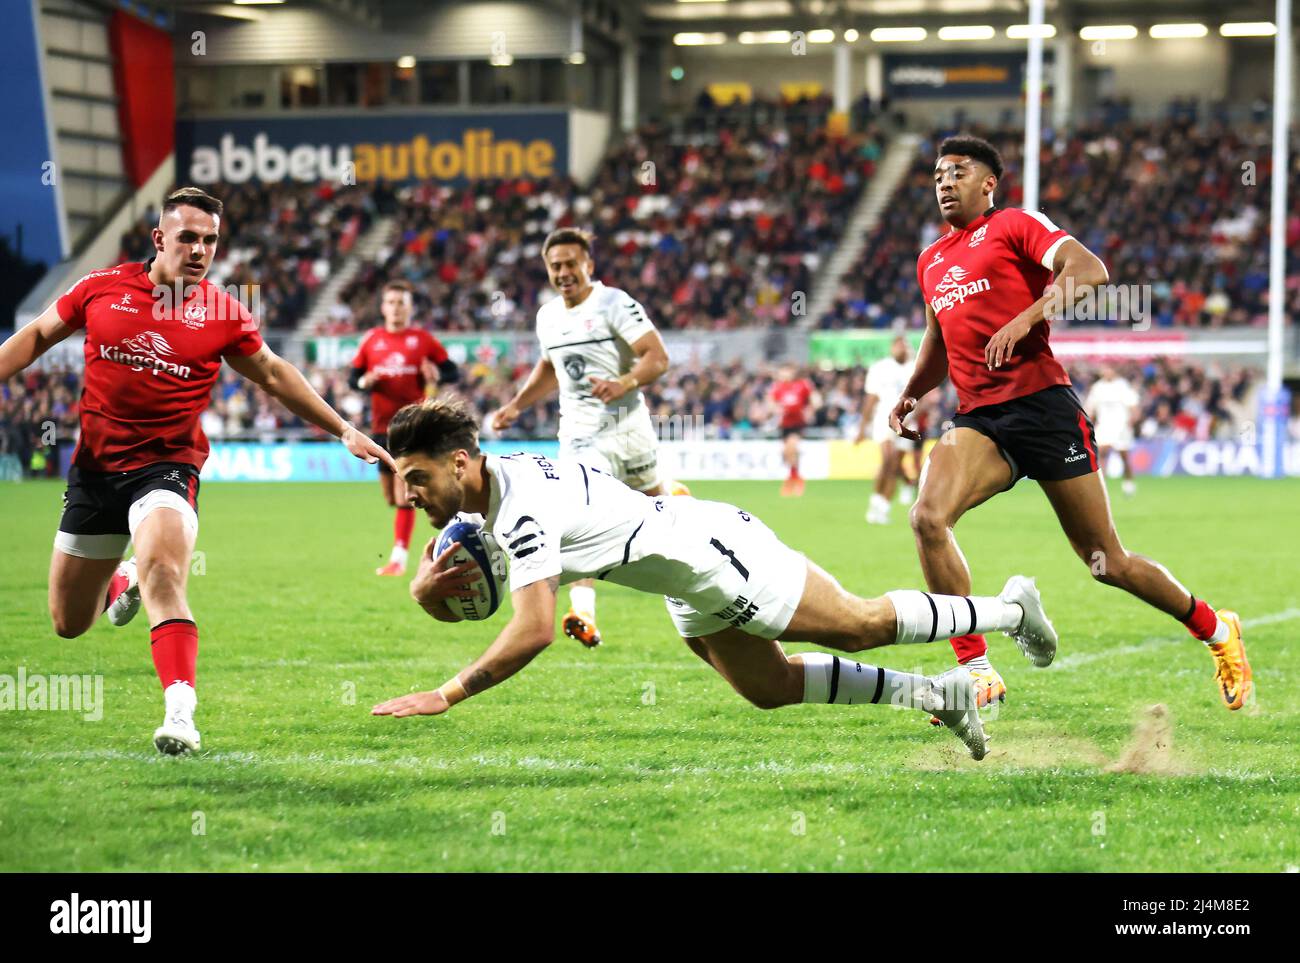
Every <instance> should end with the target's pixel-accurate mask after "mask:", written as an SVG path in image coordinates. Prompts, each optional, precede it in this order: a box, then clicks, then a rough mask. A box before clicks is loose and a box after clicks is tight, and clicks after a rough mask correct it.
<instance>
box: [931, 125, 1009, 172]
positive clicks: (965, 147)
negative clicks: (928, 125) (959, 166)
mask: <svg viewBox="0 0 1300 963" xmlns="http://www.w3.org/2000/svg"><path fill="white" fill-rule="evenodd" d="M948 154H956V155H957V156H958V157H969V158H971V159H972V160H977V161H979V162H980V163H981V164H983V165H984V166H985V167H987V168H988V169H989V170H991V171H992V172H993V176H994V177H996V178H997V179H998V180H1002V172H1003V170H1004V169H1005V168H1004V167H1003V165H1002V155H1001V154H999V153H998V150H997V148H996V147H994V146H993V145H992V144H990V143H989V142H988V141H986V140H985V139H984V138H983V137H971V136H969V135H962V136H959V137H948V138H945V140H944V142H943V143H942V144H940V145H939V153H938V154H937V155H936V156H938V157H944V156H946V155H948Z"/></svg>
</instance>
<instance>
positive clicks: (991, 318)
mask: <svg viewBox="0 0 1300 963" xmlns="http://www.w3.org/2000/svg"><path fill="white" fill-rule="evenodd" d="M1002 174H1003V167H1002V158H1001V157H1000V156H999V155H998V152H997V151H996V150H994V148H993V147H992V145H990V144H989V143H988V142H987V141H984V140H981V139H979V138H976V137H952V138H949V139H947V140H945V141H944V142H943V143H942V144H940V145H939V150H938V157H937V159H936V160H935V165H934V190H935V199H936V201H937V202H938V205H939V213H940V215H941V216H942V217H943V219H944V220H945V221H946V222H947V223H948V225H949V231H948V233H947V234H945V235H943V236H942V237H940V238H939V239H938V240H937V241H935V242H934V243H933V244H931V245H930V246H929V247H927V248H926V249H925V250H923V251H922V252H921V254H920V257H918V258H917V262H916V276H917V283H918V284H919V285H920V288H921V291H922V292H923V294H924V296H925V300H926V307H925V315H926V331H925V336H924V338H923V340H922V342H921V348H920V351H919V352H918V354H917V359H916V369H915V371H914V373H913V375H912V378H911V380H910V381H909V382H908V384H907V387H906V388H905V389H904V390H903V394H902V396H901V397H900V398H899V399H898V402H897V404H896V405H895V406H894V408H893V411H892V412H891V413H890V426H891V427H892V428H893V429H894V431H895V432H897V433H898V434H900V435H902V436H903V437H905V438H913V439H917V438H918V436H917V433H916V432H915V431H913V430H912V429H911V428H908V427H907V426H906V425H905V424H904V419H905V418H906V417H907V415H908V413H909V412H911V411H912V409H913V408H914V407H916V403H917V401H918V400H919V399H920V398H921V397H923V396H924V395H925V394H926V392H928V391H930V390H932V389H934V388H936V387H938V386H939V385H940V384H941V383H942V382H943V379H944V378H945V377H946V376H948V375H951V377H952V381H953V386H954V387H955V388H956V389H957V398H958V407H957V415H956V418H955V419H954V427H953V428H952V429H951V430H950V431H949V432H948V433H947V434H946V435H944V437H943V438H942V440H941V442H940V444H938V445H936V446H935V447H934V449H933V451H932V452H931V454H930V459H929V462H928V463H927V465H926V467H925V471H924V472H923V474H922V481H921V490H920V494H919V496H918V498H917V501H916V504H915V505H914V506H913V508H912V515H911V518H912V528H913V530H914V531H915V534H916V544H917V549H918V551H919V553H920V556H921V569H922V571H923V572H924V574H925V581H926V584H927V585H928V586H929V587H930V588H931V589H933V590H935V591H939V592H947V593H952V594H962V593H965V592H969V591H970V589H971V577H970V569H969V568H968V567H967V565H966V560H965V558H964V557H963V556H962V553H961V550H960V549H959V548H958V547H957V542H956V540H955V539H954V538H953V533H952V529H953V526H954V525H956V524H957V520H958V519H959V518H961V516H962V515H963V514H965V513H966V512H967V511H968V510H970V509H972V508H974V507H975V506H976V505H979V504H981V503H982V502H985V501H987V500H988V499H990V498H992V497H993V496H994V495H996V494H998V493H999V492H1002V491H1005V490H1007V489H1008V488H1010V487H1011V486H1012V485H1014V484H1015V483H1016V482H1017V481H1019V480H1020V479H1021V478H1023V477H1026V476H1028V477H1029V478H1032V479H1034V480H1035V481H1037V482H1038V484H1039V486H1040V487H1041V488H1042V490H1043V492H1044V494H1046V495H1047V499H1048V501H1049V502H1051V504H1052V508H1053V509H1054V510H1055V512H1056V516H1057V518H1058V519H1059V520H1060V523H1061V528H1062V530H1063V531H1064V532H1065V535H1066V537H1067V538H1068V539H1069V541H1070V545H1071V546H1072V547H1073V548H1074V551H1075V552H1076V554H1078V556H1079V558H1080V559H1082V560H1083V562H1084V564H1085V565H1087V566H1088V567H1089V569H1090V571H1091V573H1092V575H1093V577H1094V578H1096V579H1097V580H1098V581H1100V582H1104V583H1105V584H1107V585H1114V586H1117V587H1119V588H1122V589H1124V590H1125V591H1126V592H1129V593H1130V594H1132V595H1135V596H1137V597H1138V598H1140V599H1142V600H1143V601H1144V602H1146V603H1147V604H1149V605H1151V606H1154V607H1155V608H1157V609H1159V610H1160V611H1162V612H1165V613H1166V614H1168V615H1171V616H1173V617H1174V618H1176V619H1178V620H1179V621H1180V622H1182V623H1183V624H1184V625H1186V626H1187V628H1188V630H1189V631H1190V632H1191V633H1192V635H1193V636H1194V637H1195V638H1197V639H1200V640H1201V641H1203V642H1204V643H1205V644H1206V646H1207V647H1208V649H1209V651H1210V653H1211V655H1212V656H1213V658H1214V662H1215V681H1216V685H1217V688H1218V690H1219V694H1220V697H1221V698H1222V699H1223V702H1224V704H1225V705H1226V706H1227V707H1228V708H1229V709H1240V708H1241V707H1242V705H1244V704H1245V702H1246V700H1247V699H1248V698H1249V697H1250V692H1251V686H1252V682H1251V672H1250V664H1249V662H1247V660H1246V650H1245V646H1244V644H1243V642H1242V635H1241V620H1240V619H1239V618H1238V617H1237V614H1236V613H1235V612H1231V611H1228V610H1226V609H1224V610H1221V611H1219V612H1217V613H1216V612H1215V611H1214V609H1212V608H1211V607H1210V606H1209V605H1208V604H1207V603H1206V602H1205V601H1204V600H1202V599H1197V598H1196V597H1195V596H1193V595H1192V594H1191V592H1189V591H1188V590H1187V589H1185V588H1184V587H1183V586H1182V585H1181V584H1179V582H1178V581H1177V580H1176V579H1175V578H1174V577H1173V576H1172V575H1171V574H1170V573H1169V570H1168V569H1166V568H1165V567H1164V566H1163V565H1161V564H1159V563H1158V562H1155V561H1152V560H1151V559H1149V558H1146V557H1144V556H1142V555H1137V554H1134V553H1133V552H1130V551H1128V550H1127V549H1125V548H1124V546H1123V545H1122V544H1121V543H1120V540H1119V535H1118V534H1117V533H1116V531H1115V525H1114V522H1113V520H1112V519H1111V514H1110V503H1109V501H1108V500H1107V496H1106V486H1105V484H1104V482H1103V481H1102V478H1101V475H1100V474H1099V473H1098V471H1097V469H1098V465H1099V460H1098V458H1097V447H1096V440H1095V437H1094V434H1093V427H1092V423H1091V422H1090V421H1089V420H1088V416H1087V414H1086V413H1085V412H1084V409H1083V406H1082V405H1081V404H1080V403H1079V399H1078V397H1077V396H1076V395H1075V393H1074V391H1073V389H1072V388H1071V387H1070V376H1069V375H1068V374H1066V371H1065V368H1064V367H1063V366H1062V365H1061V363H1060V362H1059V361H1057V360H1056V358H1055V357H1053V355H1052V349H1051V348H1050V347H1049V345H1048V334H1049V332H1050V330H1051V326H1050V322H1049V320H1048V318H1047V313H1048V311H1049V308H1051V306H1053V305H1054V306H1055V308H1054V310H1058V311H1059V310H1063V309H1064V308H1065V307H1066V306H1068V305H1070V304H1072V302H1073V300H1074V299H1076V298H1078V297H1080V296H1082V295H1083V293H1084V291H1086V290H1088V289H1090V288H1093V287H1095V286H1096V285H1098V284H1104V283H1106V281H1107V280H1108V279H1109V278H1108V274H1107V271H1106V268H1105V266H1104V265H1103V264H1102V263H1101V261H1100V260H1099V259H1098V258H1097V256H1096V255H1095V254H1093V253H1092V252H1091V251H1089V250H1088V249H1087V248H1086V247H1084V246H1083V245H1082V244H1080V243H1079V242H1078V241H1077V240H1075V239H1074V238H1073V237H1071V236H1070V235H1069V234H1068V233H1066V232H1065V231H1063V230H1061V229H1060V228H1058V227H1057V226H1056V225H1055V224H1053V223H1052V222H1051V221H1050V220H1048V219H1047V218H1046V217H1044V216H1043V215H1042V214H1040V213H1038V212H1037V211H1022V210H1014V209H1000V208H998V207H995V206H994V204H993V194H994V192H995V191H996V190H997V187H998V183H999V181H1000V180H1001V179H1002ZM953 648H954V650H955V651H956V652H957V656H958V661H959V662H961V663H962V664H963V665H966V666H967V667H968V668H969V669H970V671H971V674H972V676H973V677H974V678H975V680H976V684H977V687H978V689H979V691H980V694H981V696H982V697H983V698H984V700H985V701H987V699H989V698H1001V697H1002V695H1003V694H1004V693H1005V686H1004V685H1003V682H1002V677H1001V675H999V674H998V673H997V672H996V671H995V670H994V669H993V667H992V666H991V665H990V664H989V662H988V656H987V649H986V646H985V643H984V638H983V636H982V635H979V634H977V633H970V634H968V635H963V636H959V637H957V638H954V639H953Z"/></svg>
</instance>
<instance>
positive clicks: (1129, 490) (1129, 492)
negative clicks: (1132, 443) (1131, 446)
mask: <svg viewBox="0 0 1300 963" xmlns="http://www.w3.org/2000/svg"><path fill="white" fill-rule="evenodd" d="M1119 463H1120V465H1121V466H1122V467H1123V473H1122V474H1121V476H1120V477H1121V478H1122V479H1123V481H1122V482H1121V483H1120V490H1121V491H1122V492H1123V493H1124V496H1125V497H1126V498H1132V497H1133V496H1134V495H1136V494H1137V490H1138V489H1137V482H1136V481H1134V480H1133V463H1132V462H1131V461H1129V453H1128V449H1120V452H1119Z"/></svg>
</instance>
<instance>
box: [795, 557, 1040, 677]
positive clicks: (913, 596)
mask: <svg viewBox="0 0 1300 963" xmlns="http://www.w3.org/2000/svg"><path fill="white" fill-rule="evenodd" d="M807 566H808V569H807V575H806V579H805V583H804V590H803V595H802V596H801V597H800V599H799V606H798V608H797V609H796V610H795V613H794V615H793V616H792V617H791V619H790V622H789V624H788V625H787V626H786V628H785V631H784V632H782V633H781V636H780V638H781V640H782V641H785V642H812V643H815V644H818V645H829V646H831V647H832V648H836V649H840V650H841V651H844V652H861V651H863V650H864V649H873V648H877V647H878V646H882V645H911V644H916V643H929V642H934V641H937V640H941V639H951V638H953V637H955V636H957V635H961V634H968V633H971V632H979V633H984V632H991V631H998V632H1005V633H1006V634H1007V635H1009V636H1011V637H1012V638H1013V639H1015V640H1016V642H1017V644H1018V645H1019V646H1020V648H1021V649H1022V650H1023V651H1024V652H1025V655H1026V656H1027V657H1028V658H1029V659H1030V661H1032V662H1033V663H1034V664H1035V665H1038V666H1045V665H1049V664H1050V663H1051V661H1052V659H1053V658H1054V657H1055V654H1056V632H1055V630H1054V629H1053V628H1052V623H1051V621H1050V620H1048V618H1047V614H1046V613H1045V612H1044V611H1043V607H1042V600H1041V599H1040V598H1039V597H1038V591H1037V589H1036V588H1034V585H1033V580H1032V579H1028V578H1025V577H1024V576H1023V575H1014V576H1012V577H1011V578H1010V579H1009V580H1008V581H1007V584H1006V586H1005V587H1004V588H1003V590H1002V593H1001V594H1000V595H998V596H996V597H993V596H978V595H976V596H970V595H942V594H938V593H934V594H931V593H929V592H918V591H915V590H912V589H902V590H897V591H892V592H886V593H885V594H884V595H883V596H881V597H880V598H874V599H865V598H860V597H859V596H857V595H854V594H853V593H852V592H848V591H845V589H844V587H843V586H841V585H840V583H839V582H837V581H836V580H835V578H834V576H832V575H830V574H829V573H827V572H826V571H825V570H824V569H822V568H821V567H820V566H818V565H817V564H816V563H815V562H812V561H808V562H807Z"/></svg>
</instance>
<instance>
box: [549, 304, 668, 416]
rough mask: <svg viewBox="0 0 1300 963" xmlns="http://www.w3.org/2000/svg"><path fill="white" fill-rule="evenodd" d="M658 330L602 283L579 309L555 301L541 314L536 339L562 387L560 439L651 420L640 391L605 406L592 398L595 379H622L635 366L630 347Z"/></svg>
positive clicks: (638, 307) (642, 312) (636, 307)
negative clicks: (629, 421)
mask: <svg viewBox="0 0 1300 963" xmlns="http://www.w3.org/2000/svg"><path fill="white" fill-rule="evenodd" d="M653 330H655V326H654V325H653V324H652V323H651V322H650V319H649V318H647V317H646V313H645V308H643V307H642V306H641V305H640V304H639V303H638V302H637V301H636V299H634V298H633V297H632V296H631V295H629V294H628V293H627V292H626V291H623V290H621V289H620V288H611V287H606V286H605V285H604V284H603V283H601V282H600V281H595V282H593V283H592V286H591V293H590V294H588V295H587V297H586V298H585V299H584V300H583V302H582V303H581V304H579V305H578V306H576V307H573V308H570V307H566V306H565V304H564V298H562V297H555V298H552V299H551V300H550V301H547V302H546V303H545V304H543V305H542V306H541V307H540V308H538V309H537V340H538V341H539V342H541V347H542V354H543V355H544V356H545V357H546V359H547V360H548V361H550V362H551V364H552V365H553V366H554V367H555V376H556V378H557V379H558V380H559V382H560V432H559V434H560V440H561V441H566V440H569V439H573V438H590V437H592V436H594V435H597V434H600V433H603V432H607V431H613V430H615V429H616V427H617V426H618V424H619V422H620V419H621V420H624V421H625V420H626V419H627V418H629V417H630V416H637V417H638V418H639V419H644V420H646V421H647V423H648V420H649V412H648V409H647V408H646V404H645V399H643V398H642V397H641V392H640V391H639V390H638V391H629V392H628V393H627V394H625V395H623V397H621V398H619V399H618V400H617V401H614V402H613V403H611V404H608V405H606V404H605V403H604V402H602V401H599V400H598V399H597V398H595V397H594V396H593V395H592V394H591V379H592V378H593V377H596V378H604V379H606V380H609V381H616V380H618V378H619V376H621V375H625V374H627V373H628V372H629V371H631V370H632V365H633V364H635V363H636V352H635V351H633V350H632V343H633V342H634V341H637V340H639V339H640V338H642V337H644V336H645V335H646V334H648V333H649V332H651V331H653Z"/></svg>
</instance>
